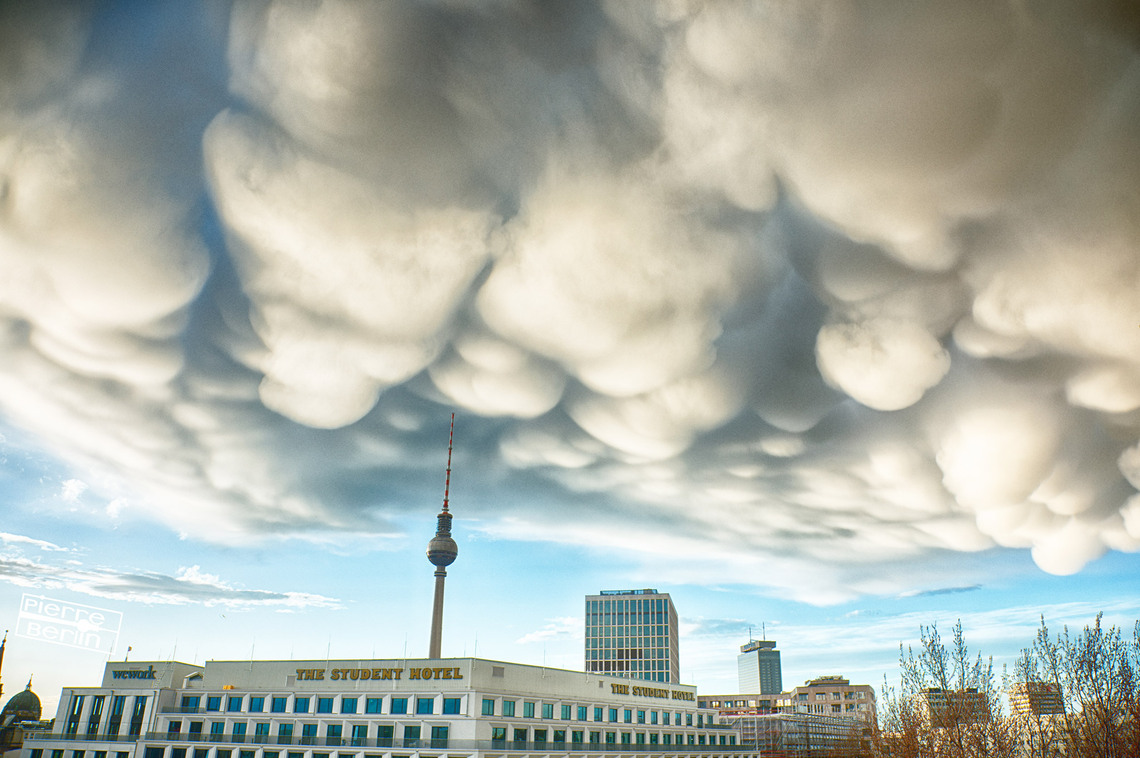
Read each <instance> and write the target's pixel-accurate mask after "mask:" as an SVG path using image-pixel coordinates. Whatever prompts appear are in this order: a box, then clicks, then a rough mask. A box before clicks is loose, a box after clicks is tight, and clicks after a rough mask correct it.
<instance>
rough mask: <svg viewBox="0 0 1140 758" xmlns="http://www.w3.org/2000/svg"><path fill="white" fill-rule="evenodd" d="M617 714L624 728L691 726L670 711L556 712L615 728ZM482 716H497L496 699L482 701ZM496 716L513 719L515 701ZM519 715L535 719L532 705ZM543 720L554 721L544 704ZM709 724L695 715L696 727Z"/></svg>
mask: <svg viewBox="0 0 1140 758" xmlns="http://www.w3.org/2000/svg"><path fill="white" fill-rule="evenodd" d="M591 707H592V709H593V713H592V715H593V718H592V719H590V718H588V717H589V716H590V715H591ZM575 708H576V710H575ZM619 712H620V713H621V721H622V722H623V723H626V724H633V723H637V724H656V723H658V717H660V723H661V725H662V726H682V723H681V720H682V718H684V726H693V714H692V713H681V712H676V713H671V712H670V711H655V710H649V709H641V708H621V709H618V708H607V707H605V706H598V705H595V706H585V705H579V706H576V707H575V706H569V705H563V706H561V710H560V712H559V715H560V717H561V720H562V721H570V720H571V715H573V716H574V717H575V718H574V720H575V721H608V722H609V723H611V724H616V723H618V714H619ZM482 715H484V716H494V715H496V713H495V699H494V698H489V697H488V698H483V710H482ZM498 715H501V716H505V717H511V716H514V715H515V701H513V700H504V701H503V702H502V707H501V709H500V711H499V714H498ZM522 715H523V718H533V717H534V703H531V702H523V713H522ZM542 718H544V719H553V718H554V705H553V704H552V703H543V704H542ZM635 719H636V720H635ZM712 723H713V717H712V715H711V714H710V715H709V717H708V718H707V719H706V718H705V714H703V713H698V714H697V718H696V725H697V726H698V727H702V726H705V724H708V725H710V726H711V725H712Z"/></svg>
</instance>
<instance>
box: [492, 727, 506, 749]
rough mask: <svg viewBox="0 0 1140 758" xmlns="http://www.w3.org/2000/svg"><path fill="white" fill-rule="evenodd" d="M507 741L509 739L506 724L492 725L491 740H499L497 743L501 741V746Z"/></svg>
mask: <svg viewBox="0 0 1140 758" xmlns="http://www.w3.org/2000/svg"><path fill="white" fill-rule="evenodd" d="M506 741H507V728H506V727H505V726H493V727H491V742H492V743H496V742H497V743H499V746H500V747H501V746H502V743H504V742H506Z"/></svg>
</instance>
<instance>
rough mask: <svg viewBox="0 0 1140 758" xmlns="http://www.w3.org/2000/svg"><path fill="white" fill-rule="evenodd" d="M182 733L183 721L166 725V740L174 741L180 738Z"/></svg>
mask: <svg viewBox="0 0 1140 758" xmlns="http://www.w3.org/2000/svg"><path fill="white" fill-rule="evenodd" d="M181 731H182V722H181V721H171V722H170V723H168V724H167V725H166V738H167V739H174V738H176V737H177V736H178V734H179V732H181Z"/></svg>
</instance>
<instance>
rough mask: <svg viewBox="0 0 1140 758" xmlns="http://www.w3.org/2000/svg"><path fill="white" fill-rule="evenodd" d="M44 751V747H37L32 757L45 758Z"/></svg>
mask: <svg viewBox="0 0 1140 758" xmlns="http://www.w3.org/2000/svg"><path fill="white" fill-rule="evenodd" d="M43 755H44V751H43V749H42V748H36V749H35V750H33V751H32V755H31V758H43Z"/></svg>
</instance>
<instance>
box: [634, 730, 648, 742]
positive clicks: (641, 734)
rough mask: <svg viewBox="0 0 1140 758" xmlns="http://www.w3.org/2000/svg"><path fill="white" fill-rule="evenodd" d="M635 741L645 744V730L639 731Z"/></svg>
mask: <svg viewBox="0 0 1140 758" xmlns="http://www.w3.org/2000/svg"><path fill="white" fill-rule="evenodd" d="M633 741H634V742H636V743H637V744H638V745H644V744H645V732H638V733H637V736H636V738H635V739H634V740H633Z"/></svg>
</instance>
